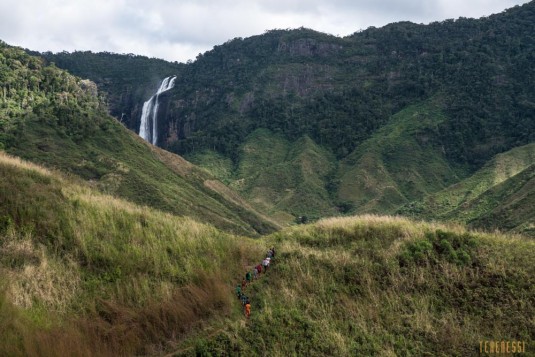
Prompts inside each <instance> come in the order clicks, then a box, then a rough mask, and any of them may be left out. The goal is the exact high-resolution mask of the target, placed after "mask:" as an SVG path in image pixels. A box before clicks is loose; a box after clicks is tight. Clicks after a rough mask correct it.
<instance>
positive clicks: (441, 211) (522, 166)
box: [399, 144, 535, 234]
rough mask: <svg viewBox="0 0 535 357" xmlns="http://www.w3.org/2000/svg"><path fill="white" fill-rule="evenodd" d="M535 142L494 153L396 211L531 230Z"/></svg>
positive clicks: (486, 226)
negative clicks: (449, 183) (475, 168)
mask: <svg viewBox="0 0 535 357" xmlns="http://www.w3.org/2000/svg"><path fill="white" fill-rule="evenodd" d="M534 162H535V144H529V145H525V146H521V147H518V148H515V149H512V150H510V151H508V152H506V153H503V154H499V155H496V157H494V158H493V159H492V160H490V161H489V162H488V163H487V164H486V165H485V166H484V167H482V168H481V169H480V170H478V171H477V172H475V173H474V174H473V175H471V176H470V177H468V178H466V179H464V180H462V181H460V182H458V183H456V184H454V185H452V186H450V187H448V188H446V189H444V190H441V191H439V192H436V193H434V194H431V195H428V196H426V197H425V198H424V199H423V200H421V201H419V202H412V203H410V204H407V205H406V206H404V207H403V208H402V209H400V210H399V213H401V214H404V215H410V216H416V217H420V218H425V219H436V220H454V221H458V222H462V223H468V224H469V225H471V226H473V227H478V228H485V229H494V228H502V229H505V230H514V231H518V232H524V233H528V234H529V233H530V232H531V233H532V230H533V224H534V222H535V221H534V219H535V208H534V207H535V205H534V204H533V203H534V202H533V197H532V196H533V194H532V192H533V182H532V181H533V180H532V177H533V170H534V168H533V163H534Z"/></svg>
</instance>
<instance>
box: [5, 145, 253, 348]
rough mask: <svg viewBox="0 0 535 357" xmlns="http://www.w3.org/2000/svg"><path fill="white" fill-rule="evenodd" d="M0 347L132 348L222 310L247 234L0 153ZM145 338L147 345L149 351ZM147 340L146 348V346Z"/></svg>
mask: <svg viewBox="0 0 535 357" xmlns="http://www.w3.org/2000/svg"><path fill="white" fill-rule="evenodd" d="M0 172H1V174H2V176H3V178H4V180H2V182H0V191H1V196H2V199H3V204H2V207H1V208H0V217H1V218H2V220H1V222H2V226H1V227H0V228H1V229H0V251H1V253H2V255H1V258H0V263H1V265H0V267H1V273H2V277H3V278H4V280H5V284H4V289H3V290H2V291H3V294H1V301H0V304H1V305H0V326H1V327H2V328H1V331H2V334H3V337H5V338H4V339H2V341H6V342H7V341H11V342H10V343H4V342H2V343H0V355H40V356H43V355H44V356H47V355H50V356H57V355H80V356H86V355H87V356H89V355H131V354H136V353H150V352H151V351H152V352H155V351H158V350H160V349H165V348H166V343H167V342H169V341H173V340H175V341H178V340H180V339H181V338H183V337H184V336H185V335H187V334H188V333H190V332H191V331H192V330H194V329H196V328H199V327H200V326H201V325H202V324H203V321H204V322H206V321H207V320H209V319H211V318H215V317H217V318H221V317H222V316H225V315H228V314H229V313H230V312H231V304H232V300H231V299H230V298H231V296H232V292H231V288H230V286H231V284H232V283H233V282H234V279H235V277H236V276H241V274H242V273H243V267H244V266H245V265H248V264H250V262H249V260H248V259H249V258H248V257H255V256H258V255H260V251H261V250H260V246H259V244H258V243H257V242H256V241H254V240H251V239H248V238H244V237H236V236H233V235H230V234H226V233H222V232H220V231H219V230H217V229H215V228H214V227H212V226H208V225H204V224H201V223H198V222H196V221H193V220H191V219H188V218H180V217H176V216H173V215H172V214H169V213H164V212H160V211H157V210H154V209H150V208H148V207H140V206H136V205H134V204H131V203H129V202H125V201H122V200H118V199H115V198H113V197H110V196H106V195H102V194H99V193H96V192H95V191H93V190H91V189H90V188H88V187H85V186H80V185H78V184H76V183H74V182H73V181H71V180H70V179H68V178H65V177H60V176H58V175H57V174H55V173H51V172H49V171H47V170H44V169H42V168H39V167H37V166H34V165H30V164H26V163H21V162H20V161H17V160H14V159H12V158H10V157H7V156H4V155H2V156H1V157H0ZM151 346H152V347H151ZM151 348H152V349H151Z"/></svg>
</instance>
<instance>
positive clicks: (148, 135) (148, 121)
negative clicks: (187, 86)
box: [139, 76, 176, 145]
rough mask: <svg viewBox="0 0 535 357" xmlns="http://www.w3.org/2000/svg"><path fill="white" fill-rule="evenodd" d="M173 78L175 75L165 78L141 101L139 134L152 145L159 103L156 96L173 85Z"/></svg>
mask: <svg viewBox="0 0 535 357" xmlns="http://www.w3.org/2000/svg"><path fill="white" fill-rule="evenodd" d="M175 80H176V76H172V77H167V78H165V79H164V80H163V81H162V83H161V84H160V88H158V91H157V92H156V93H155V94H154V95H153V96H152V97H150V99H149V100H147V101H146V102H145V103H143V109H142V110H141V124H140V126H139V136H141V137H142V138H143V139H145V140H146V141H148V142H149V143H152V144H153V145H156V140H157V139H158V106H159V104H160V103H159V102H158V98H159V96H160V94H162V93H163V92H165V91H168V90H169V89H171V88H173V87H174V86H175Z"/></svg>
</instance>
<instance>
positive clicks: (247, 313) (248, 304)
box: [245, 299, 251, 318]
mask: <svg viewBox="0 0 535 357" xmlns="http://www.w3.org/2000/svg"><path fill="white" fill-rule="evenodd" d="M249 316H251V302H250V301H249V299H247V302H246V303H245V317H247V318H249Z"/></svg>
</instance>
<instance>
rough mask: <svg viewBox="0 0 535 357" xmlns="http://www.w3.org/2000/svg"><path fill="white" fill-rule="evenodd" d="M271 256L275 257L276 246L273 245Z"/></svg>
mask: <svg viewBox="0 0 535 357" xmlns="http://www.w3.org/2000/svg"><path fill="white" fill-rule="evenodd" d="M271 258H275V247H271Z"/></svg>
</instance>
